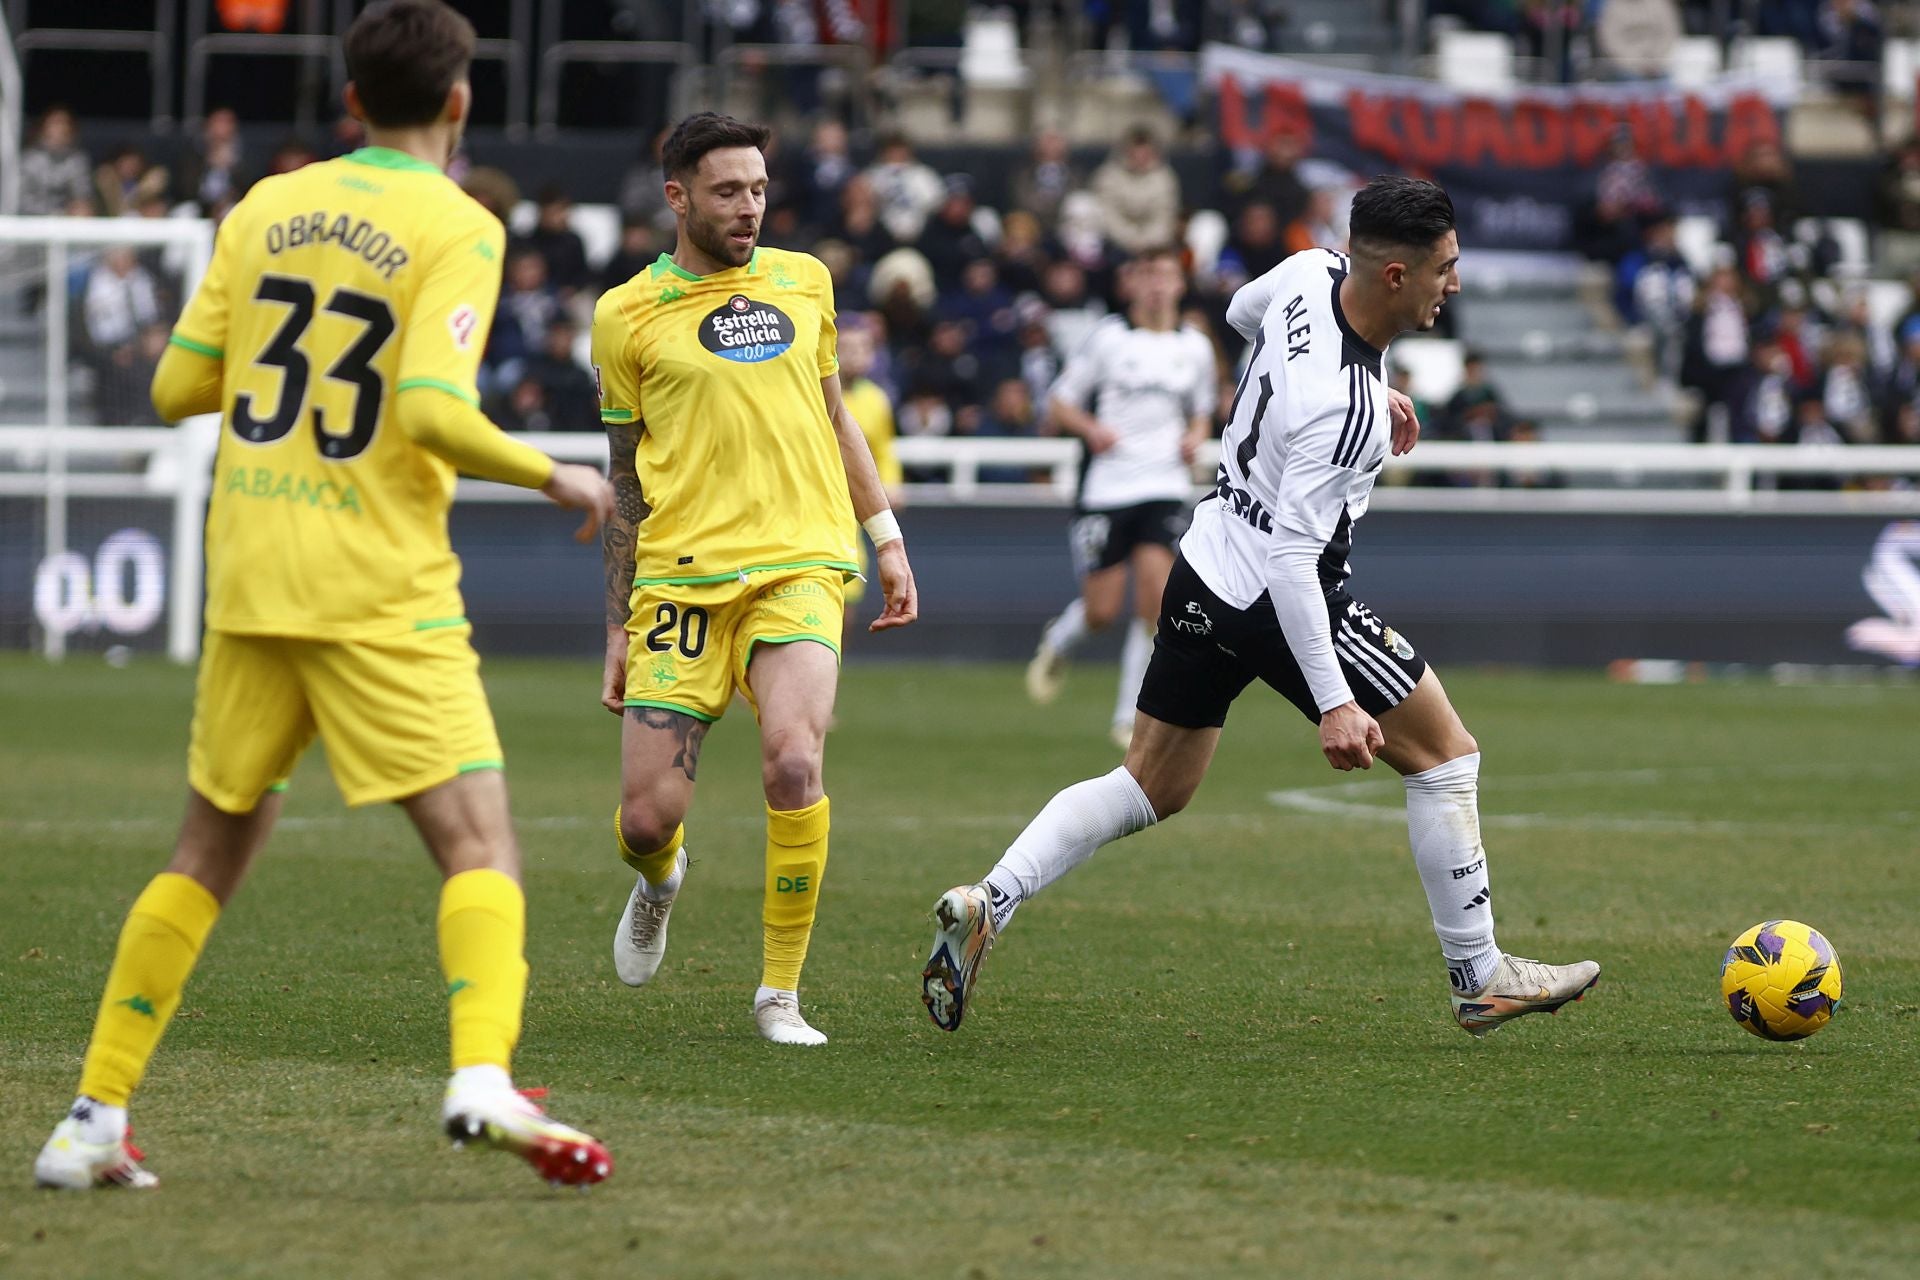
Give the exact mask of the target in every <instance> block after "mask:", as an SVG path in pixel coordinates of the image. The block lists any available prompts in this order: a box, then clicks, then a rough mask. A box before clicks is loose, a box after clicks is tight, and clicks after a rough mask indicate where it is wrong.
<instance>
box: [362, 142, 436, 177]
mask: <svg viewBox="0 0 1920 1280" xmlns="http://www.w3.org/2000/svg"><path fill="white" fill-rule="evenodd" d="M340 158H341V159H342V160H345V161H346V162H347V163H348V164H364V165H369V166H371V167H373V168H375V169H401V170H408V171H411V172H413V173H443V172H444V171H443V170H442V169H441V168H440V166H439V165H437V164H428V163H427V162H426V161H425V160H422V159H420V158H419V157H418V156H410V155H408V154H407V153H406V152H404V151H396V150H394V149H393V148H392V147H362V148H360V149H359V150H358V151H350V152H348V153H347V154H346V155H344V156H341V157H340Z"/></svg>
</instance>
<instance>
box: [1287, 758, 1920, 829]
mask: <svg viewBox="0 0 1920 1280" xmlns="http://www.w3.org/2000/svg"><path fill="white" fill-rule="evenodd" d="M1892 771H1893V770H1892V768H1891V767H1890V766H1887V765H1885V764H1879V765H1859V766H1850V765H1841V764H1838V763H1834V762H1827V763H1823V764H1809V765H1805V766H1792V765H1771V766H1756V767H1751V768H1749V767H1743V766H1735V765H1697V766H1690V767H1682V768H1677V769H1619V770H1583V771H1568V772H1565V773H1555V774H1532V775H1521V776H1519V777H1511V778H1500V779H1497V780H1496V781H1495V782H1494V783H1493V784H1492V786H1491V789H1493V790H1495V791H1502V790H1509V789H1512V790H1548V789H1551V788H1552V787H1553V786H1554V784H1556V783H1571V782H1619V783H1626V784H1630V785H1646V784H1649V783H1655V782H1667V781H1677V780H1679V779H1682V778H1686V777H1698V778H1714V777H1723V778H1724V777H1749V778H1751V777H1766V776H1776V777H1805V776H1807V775H1809V774H1814V775H1819V774H1827V775H1833V774H1836V773H1838V774H1842V775H1845V776H1858V775H1860V774H1867V773H1880V774H1885V773H1889V772H1892ZM1392 785H1393V784H1392V783H1390V782H1376V781H1373V780H1367V781H1362V782H1341V783H1334V784H1332V785H1329V786H1324V787H1293V788H1288V789H1285V790H1280V791H1270V792H1268V793H1267V799H1268V801H1270V802H1271V803H1272V804H1273V805H1274V806H1275V807H1277V808H1281V809H1292V810H1294V811H1296V812H1300V813H1312V814H1319V815H1324V816H1327V817H1339V818H1359V819H1361V820H1363V821H1369V822H1391V823H1396V824H1397V823H1403V822H1405V821H1406V816H1407V815H1406V810H1405V809H1404V808H1403V807H1401V805H1400V804H1399V803H1398V801H1399V799H1400V797H1399V795H1398V793H1397V792H1396V793H1395V794H1394V801H1395V803H1393V804H1392V805H1391V806H1389V805H1387V804H1383V803H1363V802H1361V801H1360V800H1357V799H1347V798H1345V797H1352V796H1379V797H1381V799H1384V798H1385V797H1384V795H1383V794H1382V793H1383V792H1385V790H1386V788H1387V787H1390V786H1392ZM1911 820H1912V815H1910V814H1907V813H1894V814H1888V815H1887V816H1886V818H1885V819H1884V820H1880V821H1873V822H1851V823H1848V822H1804V821H1796V820H1794V819H1780V820H1771V821H1761V822H1756V821H1740V820H1733V819H1722V818H1684V817H1679V816H1674V815H1662V814H1652V815H1647V816H1642V817H1622V816H1619V815H1615V814H1597V813H1573V814H1554V813H1486V812H1484V811H1483V812H1482V813H1481V815H1480V825H1481V826H1482V827H1483V828H1493V829H1496V830H1513V831H1530V830H1537V829H1539V828H1542V827H1559V828H1573V829H1575V830H1582V831H1637V832H1661V833H1667V834H1682V835H1689V834H1692V835H1740V834H1746V833H1750V832H1756V831H1761V832H1780V831H1796V832H1805V833H1808V834H1813V835H1830V834H1839V835H1844V834H1847V833H1850V832H1856V831H1859V830H1861V829H1863V828H1879V827H1886V826H1896V825H1897V826H1905V825H1907V824H1908V823H1909V822H1911Z"/></svg>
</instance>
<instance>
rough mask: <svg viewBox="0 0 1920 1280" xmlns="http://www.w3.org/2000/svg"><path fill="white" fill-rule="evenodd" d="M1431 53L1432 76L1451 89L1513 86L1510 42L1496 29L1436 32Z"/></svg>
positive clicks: (1510, 40)
mask: <svg viewBox="0 0 1920 1280" xmlns="http://www.w3.org/2000/svg"><path fill="white" fill-rule="evenodd" d="M1433 56H1434V72H1435V75H1436V77H1437V78H1438V79H1439V81H1440V82H1441V83H1442V84H1445V85H1449V86H1451V87H1453V88H1455V89H1507V88H1511V87H1512V86H1513V83H1514V74H1513V41H1512V39H1510V38H1509V37H1507V36H1503V35H1501V34H1499V33H1498V32H1491V31H1443V32H1440V33H1439V34H1438V35H1437V36H1435V38H1434V46H1433Z"/></svg>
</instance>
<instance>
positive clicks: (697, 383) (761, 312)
mask: <svg viewBox="0 0 1920 1280" xmlns="http://www.w3.org/2000/svg"><path fill="white" fill-rule="evenodd" d="M767 140H768V131H767V130H766V129H764V128H762V127H760V126H757V125H748V124H743V123H741V122H740V121H738V120H735V119H733V118H731V117H729V116H722V115H716V114H713V113H711V112H708V113H703V114H701V115H696V116H690V117H688V118H687V119H685V120H683V121H681V122H680V124H679V125H678V126H676V127H675V129H674V131H673V133H672V134H671V135H670V136H669V137H668V138H667V141H666V145H665V147H664V148H663V149H662V153H661V167H662V170H663V173H664V176H665V179H666V196H667V202H668V204H669V205H670V206H671V207H672V209H673V212H674V218H675V221H676V224H677V234H678V239H677V241H676V243H675V246H674V251H673V253H672V254H670V255H669V254H664V253H663V254H661V255H660V258H659V260H658V261H657V262H655V263H654V264H653V265H652V266H651V267H649V268H648V269H646V270H645V271H642V272H641V273H640V274H639V275H637V276H635V277H634V278H633V279H631V280H629V281H628V282H627V283H625V284H623V285H619V286H617V287H615V288H613V289H611V290H609V291H608V292H607V293H606V294H604V295H603V296H602V297H601V299H600V303H599V305H598V306H597V307H596V308H595V309H594V315H593V364H594V375H595V377H596V378H597V379H598V380H599V384H600V417H601V420H602V421H603V422H604V423H606V427H607V438H608V443H609V450H610V453H611V455H612V464H613V482H614V491H615V495H616V498H617V504H616V505H617V509H616V513H615V515H614V518H613V519H612V520H611V521H609V522H608V525H607V531H606V538H605V545H606V569H607V665H606V676H605V680H604V683H603V686H602V689H601V701H602V703H603V704H604V705H605V706H606V708H607V709H608V710H609V711H612V712H613V713H614V714H616V715H619V716H621V717H622V720H623V723H622V726H621V739H620V758H621V785H620V807H619V808H618V809H617V810H616V811H615V814H614V839H615V841H616V843H617V845H618V848H619V852H620V856H621V857H622V859H624V860H625V861H626V863H627V865H628V866H630V867H631V868H632V869H633V870H634V871H636V872H637V873H638V875H637V877H636V879H635V882H634V886H633V891H632V893H631V894H630V895H629V897H628V899H627V907H626V911H625V913H624V914H623V915H622V916H621V918H620V925H619V928H618V930H617V931H616V933H615V935H614V944H613V957H614V968H615V971H616V972H617V973H618V974H619V976H620V978H621V980H622V981H624V982H626V983H627V984H628V985H629V986H636V987H637V986H640V985H641V984H643V983H645V982H647V981H649V980H650V979H651V978H652V977H653V976H654V974H655V972H656V971H657V970H658V969H659V967H660V961H661V958H662V957H663V956H664V955H665V953H666V929H667V916H668V913H669V911H670V910H671V909H672V906H673V902H674V898H675V896H676V895H677V894H678V893H679V891H680V887H681V883H682V881H683V879H684V878H685V876H686V869H687V852H686V847H685V834H684V831H683V829H682V827H681V819H682V818H684V817H685V816H686V813H687V810H688V808H689V807H690V806H691V805H692V803H693V789H694V774H695V772H696V770H697V768H698V765H699V762H700V746H701V743H702V742H703V741H704V740H705V738H706V734H707V730H708V728H709V727H710V726H712V724H713V723H714V722H715V721H717V720H718V719H719V718H720V717H721V715H722V714H723V713H724V712H725V711H726V709H727V706H728V704H729V703H730V702H731V701H732V699H733V695H734V693H735V691H736V690H737V691H738V692H740V693H742V694H744V695H745V696H746V698H747V701H748V704H749V705H750V706H752V707H753V709H754V713H755V715H756V716H757V717H758V718H759V721H760V749H761V777H762V782H763V784H764V789H765V793H766V801H767V815H766V816H767V845H766V880H765V895H764V899H763V906H762V912H761V920H762V925H763V930H764V933H763V937H764V943H763V957H764V959H763V964H762V967H761V975H760V987H759V990H758V991H757V992H755V995H754V1001H753V1013H754V1021H755V1023H756V1025H757V1026H758V1027H759V1030H760V1034H761V1035H762V1036H764V1037H765V1038H767V1039H768V1040H771V1041H773V1042H774V1043H776V1044H797V1045H817V1044H824V1043H826V1037H825V1036H824V1035H822V1034H821V1033H820V1032H819V1031H817V1030H815V1029H814V1028H813V1027H811V1026H809V1025H808V1024H807V1021H806V1019H805V1018H804V1017H803V1016H802V1015H801V1012H800V1003H799V994H798V992H799V984H800V969H801V965H802V964H803V963H804V962H805V960H806V954H807V944H808V941H809V939H810V938H811V936H812V932H813V921H814V909H815V904H816V903H817V902H818V900H819V895H820V879H821V874H822V872H823V871H824V870H825V868H826V862H827V827H828V821H827V797H826V794H825V792H824V791H823V789H822V786H821V770H822V761H823V757H824V754H825V748H826V732H827V725H828V722H829V721H830V719H831V717H832V714H833V697H834V689H835V685H836V684H837V682H838V679H839V657H840V635H841V616H842V612H843V609H844V599H843V595H842V584H843V583H844V582H845V581H846V580H847V579H848V578H849V577H852V576H855V575H857V574H858V572H859V565H860V557H859V552H858V549H857V548H856V546H855V544H854V538H855V537H856V536H857V535H856V534H854V532H853V530H854V523H855V517H858V519H859V522H860V523H861V524H862V525H864V526H865V528H866V531H867V534H868V536H869V537H870V538H871V539H872V540H873V545H874V553H875V559H876V562H877V564H878V567H879V572H880V582H881V586H882V588H883V590H884V592H885V595H886V604H885V608H884V610H883V612H882V613H881V615H880V617H879V618H878V619H876V620H875V621H874V622H873V624H872V626H871V629H872V630H874V631H880V630H884V629H886V628H889V627H899V626H905V625H906V624H908V623H910V622H912V621H913V620H914V617H915V616H916V614H917V612H918V604H917V602H916V599H915V594H914V586H913V572H912V570H911V569H910V568H909V566H908V564H907V554H906V544H905V543H904V542H902V541H901V538H900V526H899V524H898V522H897V521H896V520H895V519H894V517H893V513H892V511H891V510H889V509H888V506H887V495H886V491H885V489H883V488H882V487H881V483H880V477H879V474H878V472H877V471H876V470H875V468H874V463H873V455H872V454H871V453H870V452H869V451H868V448H867V442H866V438H865V436H864V435H863V434H862V433H861V430H860V426H859V424H858V423H857V422H855V421H854V418H853V415H852V414H851V413H849V412H848V411H847V407H846V404H845V402H844V400H843V399H842V397H841V393H840V362H839V357H838V355H837V354H836V351H835V334H834V323H833V317H834V303H833V281H832V278H831V277H830V276H829V275H828V273H827V269H826V267H825V266H824V265H823V264H822V263H821V262H820V261H819V260H818V259H816V258H813V257H810V256H808V255H806V254H804V253H791V252H788V251H786V250H782V249H767V248H761V247H760V246H759V243H758V242H759V238H760V223H761V218H762V216H763V215H764V214H765V212H766V205H767V198H766V190H767V166H766V158H765V154H764V152H765V148H766V145H767Z"/></svg>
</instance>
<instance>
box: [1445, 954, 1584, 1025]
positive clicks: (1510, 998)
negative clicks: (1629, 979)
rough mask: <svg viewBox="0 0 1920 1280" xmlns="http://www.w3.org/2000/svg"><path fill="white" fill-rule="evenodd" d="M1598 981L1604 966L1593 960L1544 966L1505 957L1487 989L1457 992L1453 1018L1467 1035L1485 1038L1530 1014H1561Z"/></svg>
mask: <svg viewBox="0 0 1920 1280" xmlns="http://www.w3.org/2000/svg"><path fill="white" fill-rule="evenodd" d="M1598 981H1600V966H1599V965H1597V964H1595V963H1594V962H1593V961H1591V960H1582V961H1580V962H1579V963H1578V964H1542V963H1541V962H1540V961H1538V960H1523V959H1521V958H1520V957H1519V956H1501V957H1500V963H1499V964H1497V965H1495V966H1494V969H1493V976H1492V977H1490V978H1489V979H1487V985H1486V986H1484V987H1482V988H1480V990H1478V991H1476V992H1474V993H1473V994H1472V995H1465V996H1463V995H1461V994H1459V993H1458V992H1455V993H1454V996H1453V1016H1454V1019H1455V1020H1456V1021H1458V1022H1459V1024H1460V1026H1461V1029H1462V1030H1464V1031H1466V1032H1467V1034H1469V1035H1473V1036H1484V1035H1486V1034H1487V1033H1488V1032H1490V1031H1493V1030H1495V1029H1497V1028H1498V1027H1499V1026H1500V1025H1501V1024H1502V1023H1506V1022H1511V1021H1513V1020H1514V1019H1515V1018H1523V1017H1525V1016H1526V1015H1527V1014H1529V1013H1558V1012H1559V1011H1560V1006H1561V1005H1563V1004H1569V1003H1571V1002H1573V1001H1575V1000H1578V999H1580V998H1581V997H1582V996H1584V995H1586V994H1587V992H1589V991H1591V990H1592V989H1593V984H1594V983H1596V982H1598Z"/></svg>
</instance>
